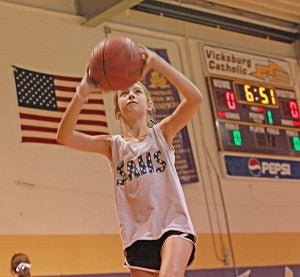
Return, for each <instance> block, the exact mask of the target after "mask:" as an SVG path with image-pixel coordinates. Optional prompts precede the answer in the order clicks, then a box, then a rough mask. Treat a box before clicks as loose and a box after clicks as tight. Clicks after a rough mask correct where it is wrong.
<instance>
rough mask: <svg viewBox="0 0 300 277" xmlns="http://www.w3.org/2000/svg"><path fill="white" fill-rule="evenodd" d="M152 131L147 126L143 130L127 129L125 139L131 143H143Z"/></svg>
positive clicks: (124, 134)
mask: <svg viewBox="0 0 300 277" xmlns="http://www.w3.org/2000/svg"><path fill="white" fill-rule="evenodd" d="M149 131H150V129H149V128H148V127H147V126H143V127H142V128H128V126H127V128H125V131H124V133H123V138H124V139H125V140H127V141H131V142H141V141H143V140H144V139H145V138H146V136H147V135H148V134H149Z"/></svg>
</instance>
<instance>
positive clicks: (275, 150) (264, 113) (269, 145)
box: [208, 76, 300, 157]
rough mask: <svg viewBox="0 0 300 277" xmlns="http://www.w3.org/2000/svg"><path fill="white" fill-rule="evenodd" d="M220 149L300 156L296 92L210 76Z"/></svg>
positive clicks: (299, 119) (210, 88)
mask: <svg viewBox="0 0 300 277" xmlns="http://www.w3.org/2000/svg"><path fill="white" fill-rule="evenodd" d="M208 87H209V92H210V95H211V101H212V107H213V110H214V116H215V120H216V122H217V124H216V126H217V135H218V137H219V138H218V142H219V144H220V145H219V147H220V151H222V152H237V153H241V152H242V153H251V154H268V155H278V156H285V157H290V156H295V157H300V113H299V108H298V103H297V100H296V94H295V91H294V90H292V89H287V88H281V87H277V86H272V85H268V84H263V83H262V84H260V83H258V82H251V81H243V80H237V79H234V78H227V77H222V76H208Z"/></svg>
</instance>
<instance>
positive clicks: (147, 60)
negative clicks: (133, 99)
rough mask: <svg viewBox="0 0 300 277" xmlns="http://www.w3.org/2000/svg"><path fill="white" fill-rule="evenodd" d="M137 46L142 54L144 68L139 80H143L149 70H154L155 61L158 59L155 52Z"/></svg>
mask: <svg viewBox="0 0 300 277" xmlns="http://www.w3.org/2000/svg"><path fill="white" fill-rule="evenodd" d="M138 46H139V47H140V48H141V50H142V52H143V54H142V55H143V59H144V67H143V71H142V74H141V79H143V78H144V77H145V75H146V74H147V72H148V71H149V70H150V69H153V68H155V61H156V60H157V59H159V58H160V57H159V56H158V55H157V54H156V53H155V52H153V51H151V50H149V49H148V48H146V47H145V46H143V45H140V44H139V45H138Z"/></svg>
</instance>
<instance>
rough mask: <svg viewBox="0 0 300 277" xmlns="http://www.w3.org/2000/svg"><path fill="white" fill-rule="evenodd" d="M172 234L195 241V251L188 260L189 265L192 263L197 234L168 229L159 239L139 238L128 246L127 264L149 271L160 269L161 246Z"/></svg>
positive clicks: (126, 250)
mask: <svg viewBox="0 0 300 277" xmlns="http://www.w3.org/2000/svg"><path fill="white" fill-rule="evenodd" d="M171 236H181V237H182V238H184V239H187V240H189V241H191V242H192V243H193V246H194V247H193V251H192V253H191V257H190V259H189V262H188V265H190V264H191V263H192V261H193V260H194V257H195V241H196V238H195V236H194V235H192V234H185V233H183V232H180V231H168V232H166V233H164V234H163V235H162V236H161V237H160V238H159V239H158V240H138V241H136V242H134V243H133V244H132V245H130V246H129V247H127V248H126V249H125V250H124V254H125V258H126V262H125V266H126V267H132V268H137V269H144V270H149V271H158V270H159V269H160V264H161V256H160V251H161V248H162V246H163V244H164V242H165V241H166V239H167V238H168V237H171Z"/></svg>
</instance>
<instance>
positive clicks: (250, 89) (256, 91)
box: [234, 83, 278, 107]
mask: <svg viewBox="0 0 300 277" xmlns="http://www.w3.org/2000/svg"><path fill="white" fill-rule="evenodd" d="M234 89H235V91H236V94H237V97H238V100H239V101H241V102H244V103H248V104H254V105H261V106H271V107H277V106H278V104H277V99H276V96H275V91H274V89H273V88H268V87H265V86H257V85H250V84H248V83H234Z"/></svg>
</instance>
